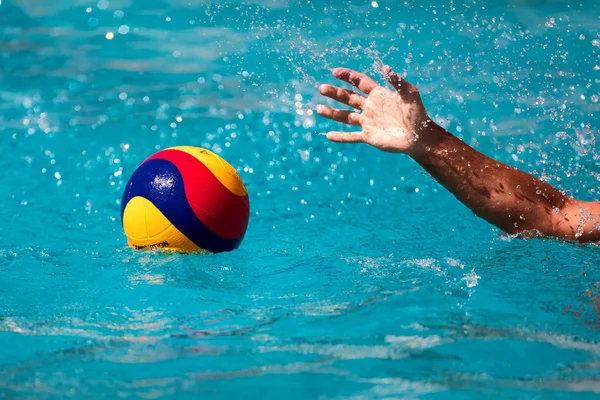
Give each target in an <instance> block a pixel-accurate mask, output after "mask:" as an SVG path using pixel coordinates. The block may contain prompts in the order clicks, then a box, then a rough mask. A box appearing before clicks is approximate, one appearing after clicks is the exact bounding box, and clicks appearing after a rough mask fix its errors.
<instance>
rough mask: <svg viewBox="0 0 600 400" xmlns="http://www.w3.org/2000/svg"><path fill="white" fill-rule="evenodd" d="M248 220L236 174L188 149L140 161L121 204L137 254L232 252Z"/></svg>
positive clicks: (245, 195)
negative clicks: (154, 251)
mask: <svg viewBox="0 0 600 400" xmlns="http://www.w3.org/2000/svg"><path fill="white" fill-rule="evenodd" d="M249 215H250V206H249V202H248V193H247V191H246V187H245V186H244V183H243V182H242V179H241V178H240V176H239V175H238V173H237V172H236V171H235V169H234V168H233V167H232V166H231V165H229V164H228V163H227V162H226V161H225V160H223V159H222V158H221V157H219V156H218V155H216V154H214V153H212V152H210V151H208V150H205V149H201V148H198V147H189V146H185V147H173V148H170V149H166V150H162V151H159V152H158V153H156V154H154V155H153V156H152V157H150V158H148V159H147V160H146V161H144V162H143V163H142V165H140V166H139V167H138V169H136V170H135V172H134V173H133V175H132V176H131V179H130V180H129V182H128V183H127V187H126V188H125V193H124V195H123V201H122V203H121V219H122V222H123V229H124V231H125V235H126V236H127V239H128V244H129V245H130V246H132V247H134V248H137V249H164V250H175V251H184V252H196V251H200V250H203V251H209V252H211V253H218V252H222V251H231V250H233V249H236V248H237V247H238V246H239V245H240V243H241V241H242V239H243V238H244V234H245V233H246V228H247V227H248V217H249Z"/></svg>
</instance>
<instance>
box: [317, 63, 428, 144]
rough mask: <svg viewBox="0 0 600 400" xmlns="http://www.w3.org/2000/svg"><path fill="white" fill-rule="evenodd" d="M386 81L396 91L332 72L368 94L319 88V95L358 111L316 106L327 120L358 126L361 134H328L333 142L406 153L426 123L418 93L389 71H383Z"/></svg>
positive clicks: (362, 77) (342, 71)
mask: <svg viewBox="0 0 600 400" xmlns="http://www.w3.org/2000/svg"><path fill="white" fill-rule="evenodd" d="M384 72H385V73H386V78H387V80H388V81H389V82H390V83H391V84H392V86H394V88H395V89H396V91H395V92H394V91H391V90H388V89H386V88H385V87H382V86H379V85H378V84H377V83H375V82H374V81H373V80H371V79H370V78H368V77H366V76H365V75H363V74H359V73H357V72H354V71H350V70H346V69H336V70H334V75H335V76H336V77H337V78H339V79H341V80H344V81H346V82H349V83H351V84H353V85H354V86H356V87H357V88H359V89H360V90H361V91H362V92H364V93H366V94H368V97H364V96H362V95H360V94H358V93H356V92H351V91H349V90H346V89H341V88H337V87H335V86H331V85H323V86H322V87H321V93H322V94H324V95H325V96H328V97H331V98H333V99H335V100H337V101H339V102H341V103H344V104H347V105H350V106H351V107H354V108H357V109H359V110H362V113H361V114H359V113H356V112H352V111H346V110H338V109H334V108H331V107H327V106H319V107H318V108H317V112H318V113H319V114H320V115H322V116H324V117H327V118H331V119H334V120H336V121H339V122H344V123H347V124H350V125H356V126H361V127H362V132H329V133H328V135H327V137H328V139H330V140H332V141H335V142H354V143H355V142H363V143H368V144H370V145H372V146H375V147H377V148H379V149H381V150H385V151H390V152H402V153H407V152H409V151H410V149H411V148H412V145H413V143H414V142H415V140H416V139H417V136H418V132H419V130H420V128H421V127H422V126H423V124H425V123H426V122H427V121H428V117H427V113H426V111H425V108H424V106H423V103H422V102H421V98H420V96H419V92H418V91H417V89H416V88H415V87H414V86H413V85H411V84H410V83H408V82H406V81H404V80H402V79H401V78H400V77H399V76H398V75H396V74H394V73H392V72H391V71H390V70H389V69H387V71H386V70H384Z"/></svg>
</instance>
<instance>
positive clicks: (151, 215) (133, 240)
mask: <svg viewBox="0 0 600 400" xmlns="http://www.w3.org/2000/svg"><path fill="white" fill-rule="evenodd" d="M123 229H124V230H125V236H127V241H128V244H129V245H130V246H132V247H134V248H136V249H162V250H176V251H187V252H195V251H198V250H200V248H199V247H198V246H196V245H195V244H194V243H193V242H192V241H191V240H189V239H188V238H187V237H186V236H185V235H184V234H183V233H181V232H180V231H179V230H178V229H177V228H175V227H174V226H173V224H171V222H170V221H169V220H168V219H167V218H166V217H165V216H164V215H163V214H162V213H161V212H160V210H159V209H158V208H156V207H155V206H154V204H152V203H151V202H150V201H148V200H147V199H145V198H143V197H141V196H136V197H134V198H132V199H131V200H129V202H128V203H127V206H126V207H125V211H124V212H123Z"/></svg>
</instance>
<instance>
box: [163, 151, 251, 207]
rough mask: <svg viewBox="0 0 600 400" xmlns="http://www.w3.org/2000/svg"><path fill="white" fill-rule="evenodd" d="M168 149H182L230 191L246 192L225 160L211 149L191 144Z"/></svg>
mask: <svg viewBox="0 0 600 400" xmlns="http://www.w3.org/2000/svg"><path fill="white" fill-rule="evenodd" d="M169 150H179V151H183V152H185V153H187V154H189V155H191V156H192V157H194V158H196V159H197V160H198V161H200V162H201V163H202V164H204V165H205V166H206V168H208V169H209V170H210V172H211V173H212V174H213V175H214V176H215V178H217V179H218V180H219V182H221V184H222V185H223V186H225V187H226V188H227V189H228V190H229V191H230V192H231V193H234V194H236V195H238V196H245V195H246V194H248V192H247V191H246V186H244V182H242V179H241V178H240V176H239V175H238V173H237V171H236V170H235V168H233V167H232V166H231V165H230V164H229V163H228V162H227V161H225V160H223V159H222V158H221V157H219V156H218V155H216V154H215V153H213V152H212V151H209V150H206V149H202V148H200V147H193V146H178V147H171V148H170V149H169Z"/></svg>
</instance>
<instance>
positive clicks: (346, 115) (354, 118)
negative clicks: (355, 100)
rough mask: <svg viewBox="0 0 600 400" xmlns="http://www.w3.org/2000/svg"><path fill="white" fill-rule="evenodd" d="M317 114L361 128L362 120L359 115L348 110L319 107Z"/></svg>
mask: <svg viewBox="0 0 600 400" xmlns="http://www.w3.org/2000/svg"><path fill="white" fill-rule="evenodd" d="M317 113H318V114H319V115H320V116H322V117H325V118H329V119H332V120H334V121H338V122H343V123H344V124H348V125H354V126H360V123H361V118H362V117H361V115H360V114H358V113H355V112H352V111H346V110H338V109H336V108H332V107H329V106H324V105H318V106H317Z"/></svg>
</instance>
